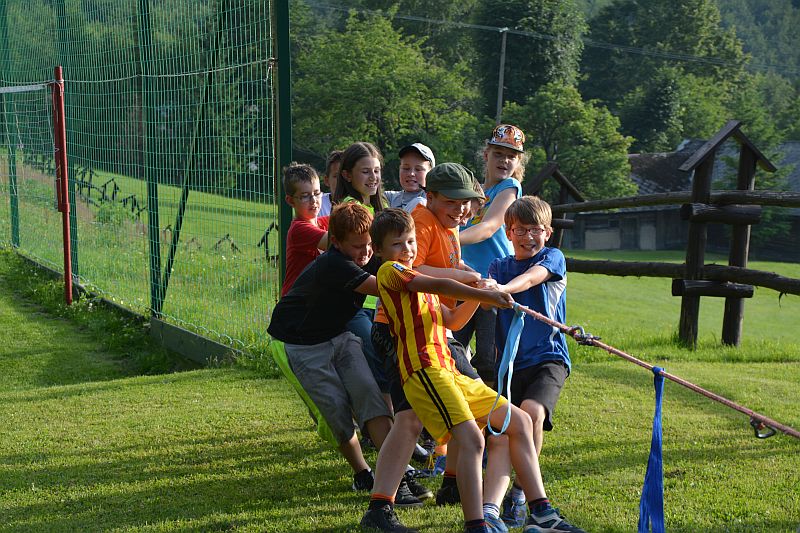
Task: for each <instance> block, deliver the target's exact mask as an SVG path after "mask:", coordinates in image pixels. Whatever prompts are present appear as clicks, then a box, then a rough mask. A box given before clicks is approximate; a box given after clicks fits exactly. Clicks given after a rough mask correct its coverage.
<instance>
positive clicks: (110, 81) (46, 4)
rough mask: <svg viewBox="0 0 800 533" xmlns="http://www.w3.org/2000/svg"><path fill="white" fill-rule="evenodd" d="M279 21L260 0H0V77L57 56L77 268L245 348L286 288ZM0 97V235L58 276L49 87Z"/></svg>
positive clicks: (113, 290) (168, 316)
mask: <svg viewBox="0 0 800 533" xmlns="http://www.w3.org/2000/svg"><path fill="white" fill-rule="evenodd" d="M271 17H272V5H271V3H270V2H265V1H263V0H237V1H236V2H233V1H227V0H216V1H214V0H207V1H202V0H198V1H195V2H185V1H182V0H160V1H158V0H138V1H134V0H98V1H94V2H77V1H69V0H55V1H45V0H8V1H6V2H3V4H2V6H0V88H11V87H20V86H30V85H34V86H35V85H37V84H38V85H41V84H47V83H48V82H49V81H50V80H51V79H52V77H53V69H54V67H55V66H56V65H62V66H63V70H64V84H65V107H66V127H67V152H68V158H69V192H70V202H71V221H70V222H71V224H70V225H71V231H72V235H71V238H72V250H73V257H72V272H73V275H74V276H76V277H77V279H78V280H79V281H80V282H81V283H82V284H84V285H86V286H89V287H91V288H93V289H94V290H96V291H99V292H101V293H102V294H103V295H104V296H106V297H108V298H109V299H111V300H113V301H115V302H117V303H119V304H122V305H123V306H126V307H129V308H130V309H132V310H134V311H137V312H140V313H142V314H146V315H149V314H151V313H153V314H155V315H156V316H159V317H161V318H163V319H164V320H167V321H170V322H173V323H175V324H177V325H180V326H183V327H186V328H188V329H191V330H194V331H196V332H200V333H202V334H204V335H206V336H209V337H210V338H213V339H215V340H222V341H224V342H226V343H228V344H230V345H232V346H234V347H238V348H244V349H248V348H250V347H253V346H256V345H259V344H261V343H262V342H263V341H265V339H266V325H267V322H268V320H269V316H270V314H271V307H272V305H273V304H274V302H275V301H276V298H277V294H278V287H279V279H278V271H279V269H278V265H277V253H278V248H279V232H278V231H277V229H275V228H276V226H275V225H274V224H275V223H276V222H277V204H276V198H275V191H276V185H275V168H274V167H275V163H274V161H275V159H274V155H275V154H274V142H273V141H274V138H275V132H274V123H273V101H274V100H273V72H272V65H273V61H271V59H270V58H271V57H272V56H273V53H272V50H273V40H272V22H271ZM29 88H30V87H29ZM1 96H2V122H3V124H2V128H3V129H2V130H1V131H0V133H2V139H3V144H4V146H3V148H2V149H0V201H1V202H2V203H0V246H13V247H15V248H16V249H17V250H18V251H19V252H20V253H22V254H23V255H26V256H28V257H30V258H31V259H33V260H35V261H38V262H41V263H43V264H45V265H47V266H49V267H51V268H54V269H58V270H59V271H63V264H62V255H61V254H62V251H61V229H60V215H59V213H58V212H57V211H56V207H57V206H56V196H55V189H54V184H55V168H54V160H53V132H52V103H51V100H50V91H49V89H48V88H47V87H44V88H40V89H39V90H27V89H26V90H24V91H23V90H20V91H9V92H5V93H3V94H2V95H1Z"/></svg>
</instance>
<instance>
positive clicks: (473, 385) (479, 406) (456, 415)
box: [403, 367, 508, 443]
mask: <svg viewBox="0 0 800 533" xmlns="http://www.w3.org/2000/svg"><path fill="white" fill-rule="evenodd" d="M403 392H405V393H406V398H407V399H408V403H410V404H411V407H412V409H414V412H415V413H416V414H417V416H418V417H419V419H420V420H421V421H422V424H423V425H424V426H425V427H426V428H427V430H428V432H429V433H430V434H431V436H432V437H433V438H434V439H436V440H437V441H438V442H440V443H444V442H447V440H448V438H449V436H448V434H449V432H450V430H451V429H452V428H453V426H456V425H458V424H460V423H461V422H466V421H467V420H475V419H476V418H483V417H485V416H486V415H488V414H489V411H490V410H491V409H492V405H493V404H494V401H495V399H496V398H497V392H495V391H494V390H492V389H490V388H489V387H487V386H486V385H485V384H483V383H482V382H480V381H477V380H474V379H472V378H468V377H467V376H463V375H460V374H459V375H456V374H453V372H451V371H450V370H447V369H445V368H437V367H429V368H425V369H422V370H418V371H416V372H414V373H413V374H411V376H410V377H409V378H408V380H407V381H406V382H405V384H404V385H403ZM506 403H508V400H506V399H505V398H504V397H502V396H501V397H500V400H499V401H498V402H497V407H496V408H495V409H497V408H499V407H502V406H504V405H505V404H506ZM484 425H485V424H484ZM481 429H483V427H481Z"/></svg>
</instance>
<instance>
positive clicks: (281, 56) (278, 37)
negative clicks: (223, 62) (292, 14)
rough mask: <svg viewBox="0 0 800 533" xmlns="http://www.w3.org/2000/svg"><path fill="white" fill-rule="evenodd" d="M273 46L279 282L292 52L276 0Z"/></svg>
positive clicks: (283, 11) (286, 212) (282, 4)
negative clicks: (275, 81)
mask: <svg viewBox="0 0 800 533" xmlns="http://www.w3.org/2000/svg"><path fill="white" fill-rule="evenodd" d="M275 14H276V16H275V26H276V27H275V30H274V32H273V33H274V35H275V42H276V44H277V46H276V48H277V56H278V57H277V68H276V71H277V77H278V84H277V87H278V102H277V109H276V119H277V122H278V128H277V132H278V134H277V136H276V137H277V138H276V139H275V141H276V143H277V145H278V150H277V153H278V157H277V158H276V162H277V165H276V168H275V174H274V175H275V181H276V182H277V183H278V191H279V193H278V194H276V195H275V197H276V200H277V202H278V213H279V220H280V224H279V225H280V231H281V238H280V243H281V252H280V254H281V280H283V278H284V277H285V276H286V234H287V232H288V231H289V225H290V224H291V223H292V209H291V207H289V206H288V205H286V202H284V201H282V199H283V197H284V196H285V195H286V192H285V191H284V190H283V180H281V179H280V176H281V169H282V168H283V167H284V166H286V165H288V164H289V163H290V162H291V161H292V106H291V100H292V93H291V87H292V82H291V68H290V62H291V51H290V43H289V0H276V9H275Z"/></svg>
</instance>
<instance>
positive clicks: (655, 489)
mask: <svg viewBox="0 0 800 533" xmlns="http://www.w3.org/2000/svg"><path fill="white" fill-rule="evenodd" d="M663 370H664V369H663V368H660V367H657V366H656V367H653V374H655V377H654V378H653V385H654V386H655V389H656V412H655V415H654V416H653V438H652V440H651V442H650V458H649V459H648V461H647V472H646V473H645V475H644V486H643V487H642V498H641V500H640V501H639V529H638V533H648V532H649V531H650V528H652V533H664V474H663V461H662V459H661V397H662V395H663V391H664V376H662V375H661V372H662V371H663Z"/></svg>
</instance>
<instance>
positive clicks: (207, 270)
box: [0, 158, 280, 353]
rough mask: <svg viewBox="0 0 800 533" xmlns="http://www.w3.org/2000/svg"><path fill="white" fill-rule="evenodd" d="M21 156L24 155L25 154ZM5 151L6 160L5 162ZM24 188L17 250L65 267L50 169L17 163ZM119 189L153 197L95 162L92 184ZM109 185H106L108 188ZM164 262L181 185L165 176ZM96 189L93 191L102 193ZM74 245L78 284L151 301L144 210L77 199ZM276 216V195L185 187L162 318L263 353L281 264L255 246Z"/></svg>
mask: <svg viewBox="0 0 800 533" xmlns="http://www.w3.org/2000/svg"><path fill="white" fill-rule="evenodd" d="M20 161H21V158H20ZM5 165H6V163H5V161H4V160H3V158H0V168H5ZM17 173H18V188H19V196H20V200H19V201H20V209H19V212H20V220H19V225H20V251H21V252H23V253H24V254H25V255H27V256H29V257H31V258H34V259H35V260H37V261H38V262H41V263H43V264H46V265H48V266H50V267H52V268H54V269H56V270H61V271H63V259H62V252H61V214H60V213H59V212H57V211H56V210H55V208H54V204H53V199H54V193H53V185H52V178H50V177H48V176H46V175H45V174H43V173H42V172H40V171H38V170H37V169H35V168H33V167H32V166H30V165H26V164H24V163H21V162H18V163H17ZM112 179H113V180H114V183H116V184H117V186H118V187H119V192H117V198H118V199H121V198H125V197H128V196H130V195H136V197H137V199H138V201H139V202H140V205H142V206H146V205H147V190H146V186H145V182H144V181H142V180H138V179H133V178H130V177H126V176H122V175H119V174H111V173H108V172H103V171H98V172H96V175H95V177H94V180H93V183H94V184H95V185H98V186H101V185H102V184H103V183H106V182H107V181H109V180H112ZM7 180H8V177H7V176H5V175H3V176H0V198H3V200H4V202H8V194H7ZM111 188H112V185H108V192H109V194H110V192H111ZM158 194H159V228H160V235H159V238H160V240H161V265H162V269H164V268H166V263H167V256H168V250H169V243H170V240H171V239H172V232H173V230H174V228H176V226H177V225H176V215H177V212H178V205H179V201H180V196H181V189H180V188H179V187H175V186H170V185H159V186H158ZM98 196H99V193H97V192H96V191H94V192H92V195H91V198H92V199H93V200H95V201H97V200H98ZM72 209H73V211H74V212H75V213H76V216H77V220H78V223H77V226H78V231H77V236H75V235H73V238H72V240H73V251H74V253H76V254H77V257H78V273H79V275H80V278H81V281H82V283H84V284H85V285H88V286H90V287H92V289H93V290H95V291H99V292H102V293H103V294H104V295H105V296H106V297H107V298H109V299H111V300H113V301H115V302H117V303H120V304H122V305H124V306H126V307H128V308H131V309H133V310H136V311H137V312H140V313H142V314H148V310H149V308H150V305H151V302H150V284H149V276H150V274H149V260H150V251H149V239H148V228H147V220H148V215H147V211H146V210H145V211H142V213H141V215H140V217H139V218H138V219H137V218H131V215H130V211H127V210H126V209H124V208H123V207H122V206H121V204H120V203H116V204H112V203H106V204H103V205H101V206H100V207H98V206H95V205H91V204H90V203H89V202H88V201H86V200H85V199H81V198H79V199H78V200H77V202H76V205H73V206H72ZM9 213H10V211H9V208H8V204H7V203H6V204H5V205H3V206H2V207H0V244H3V243H6V244H8V243H10V239H11V238H10V214H9ZM275 219H276V209H275V206H274V205H273V204H272V203H260V202H250V201H244V200H238V199H235V198H227V197H223V196H219V195H216V194H210V193H207V192H201V191H197V190H193V191H191V192H190V194H189V200H188V202H187V204H186V212H185V216H184V219H183V226H182V229H181V239H180V242H179V245H178V247H177V253H176V254H175V263H174V266H173V271H172V274H171V278H170V282H169V287H168V290H167V295H166V299H165V301H164V307H163V313H164V315H165V319H167V320H169V321H171V322H173V323H176V324H178V325H181V326H183V327H186V328H188V329H192V330H194V331H198V332H200V333H201V334H204V335H206V336H209V337H212V338H214V339H215V340H218V341H221V342H223V343H225V344H230V345H233V346H234V347H236V348H247V349H249V350H250V351H253V352H257V353H260V352H263V350H264V348H265V346H266V342H267V338H266V326H267V323H268V319H269V316H270V314H271V313H272V307H273V306H274V303H275V302H276V301H277V291H278V268H277V263H275V262H274V261H270V260H268V259H267V258H266V253H265V252H266V249H265V248H264V247H263V246H262V247H259V246H258V244H259V241H260V240H261V238H262V235H263V234H264V232H265V230H266V229H267V228H268V227H269V226H270V224H271V223H272V222H273V221H275ZM279 242H280V241H279V233H278V231H277V230H275V231H272V232H270V235H269V239H268V247H269V253H270V254H276V253H277V252H278V247H279Z"/></svg>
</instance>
